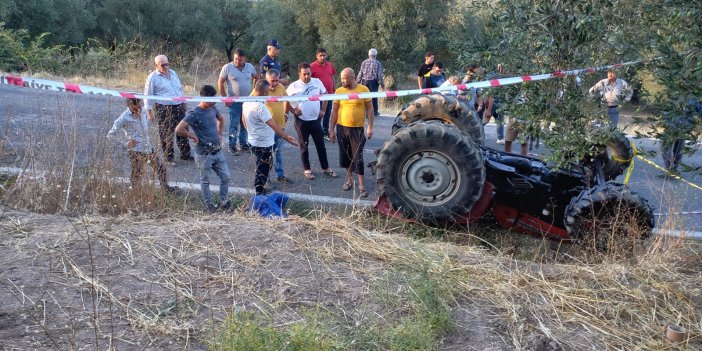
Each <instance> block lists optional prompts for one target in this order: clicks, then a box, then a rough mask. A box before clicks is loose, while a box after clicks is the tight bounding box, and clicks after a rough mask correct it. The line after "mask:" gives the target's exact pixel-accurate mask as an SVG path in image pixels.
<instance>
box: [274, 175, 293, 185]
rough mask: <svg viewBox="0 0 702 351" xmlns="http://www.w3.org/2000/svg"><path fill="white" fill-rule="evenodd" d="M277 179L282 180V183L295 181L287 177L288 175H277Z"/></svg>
mask: <svg viewBox="0 0 702 351" xmlns="http://www.w3.org/2000/svg"><path fill="white" fill-rule="evenodd" d="M275 180H277V181H279V182H281V183H288V184H292V183H294V182H293V181H292V180H291V179H290V178H288V177H286V176H278V177H275Z"/></svg>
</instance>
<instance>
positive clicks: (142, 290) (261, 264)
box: [0, 209, 702, 351]
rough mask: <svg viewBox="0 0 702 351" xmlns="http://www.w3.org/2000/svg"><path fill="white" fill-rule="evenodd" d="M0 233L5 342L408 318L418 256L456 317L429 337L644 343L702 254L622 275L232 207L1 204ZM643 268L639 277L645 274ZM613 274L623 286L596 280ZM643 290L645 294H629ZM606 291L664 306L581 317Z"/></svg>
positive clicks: (205, 341) (186, 334)
mask: <svg viewBox="0 0 702 351" xmlns="http://www.w3.org/2000/svg"><path fill="white" fill-rule="evenodd" d="M0 232H1V233H2V234H1V237H0V265H2V267H3V268H2V270H1V273H0V286H1V287H2V289H0V299H1V300H2V301H3V304H2V305H0V348H2V349H6V350H14V349H36V350H53V349H61V350H81V349H108V348H109V349H116V350H142V349H148V350H173V349H188V350H203V349H207V348H208V346H210V343H211V342H212V341H213V340H216V339H217V338H218V336H219V335H220V333H221V332H222V328H223V327H222V326H223V322H224V320H225V319H226V318H227V317H228V316H231V315H232V314H233V313H236V312H235V311H242V310H245V311H250V312H252V313H254V314H257V315H260V316H265V318H268V319H270V320H271V323H272V324H273V325H275V326H279V327H280V326H287V325H291V324H296V323H302V322H304V320H305V319H306V318H309V317H308V315H307V314H306V311H310V310H316V311H319V310H321V311H324V313H328V314H331V315H335V316H338V317H339V318H338V319H336V321H335V322H333V323H334V325H335V328H337V329H338V330H342V329H344V330H347V331H348V330H352V331H357V330H361V329H363V328H364V327H365V326H369V327H376V326H378V325H382V324H388V325H392V323H393V321H394V320H403V318H410V317H411V316H410V315H409V307H408V305H409V303H407V301H406V300H404V299H403V297H402V296H401V294H400V292H401V291H405V292H406V291H411V290H412V285H406V284H404V283H403V281H405V280H406V279H408V277H409V276H410V275H412V274H414V273H411V272H412V271H413V269H415V268H416V267H418V266H424V265H426V266H429V267H430V268H429V270H428V272H430V274H431V275H435V276H436V279H437V281H440V280H441V279H445V280H446V281H450V283H451V284H452V285H453V286H454V287H456V288H460V289H458V290H455V291H454V292H453V293H452V294H451V298H450V299H448V300H446V304H447V305H448V307H449V310H450V317H451V319H452V320H453V325H454V326H453V328H451V329H450V330H447V333H446V334H444V335H443V336H441V337H440V339H439V341H438V343H437V344H435V347H437V348H438V349H441V350H492V351H497V350H514V349H524V350H544V351H545V350H554V351H555V350H578V349H590V348H593V347H594V348H596V349H604V348H605V347H606V345H610V343H615V344H618V345H622V344H621V343H622V342H623V343H624V344H628V345H631V343H632V342H633V343H651V344H650V345H651V346H652V347H653V348H649V347H644V348H643V349H656V348H657V347H659V346H664V345H666V343H667V341H665V340H664V339H662V335H660V334H659V332H658V331H659V330H660V327H661V326H660V325H657V323H659V322H660V321H661V320H665V319H666V318H672V317H669V316H670V315H671V313H672V312H669V311H676V312H675V313H679V311H683V315H682V318H683V321H686V322H691V323H692V322H694V319H695V318H699V315H700V313H699V312H700V308H701V307H700V302H701V301H702V298H701V297H700V294H699V289H697V292H696V293H695V290H694V288H693V287H694V286H697V287H699V283H700V279H701V278H700V276H699V269H700V268H702V267H700V266H699V262H700V261H699V260H697V261H695V262H697V263H692V262H693V261H684V262H690V263H689V264H692V265H688V264H686V265H683V266H679V267H675V268H673V270H672V271H671V272H670V275H667V277H666V279H663V280H659V278H658V277H651V271H650V270H655V269H657V268H656V267H658V266H651V267H645V268H642V269H644V270H645V272H644V271H642V272H636V273H632V272H629V271H628V270H627V268H626V266H624V265H621V264H615V265H611V266H607V267H597V266H595V267H588V266H584V267H582V269H581V268H579V267H577V266H571V265H560V264H556V265H553V264H538V263H535V262H528V261H518V260H515V259H514V258H511V257H508V256H502V255H494V254H492V253H487V252H486V251H485V249H484V248H480V247H479V246H471V245H468V246H463V245H454V244H452V243H450V242H445V241H434V240H429V241H427V240H413V239H410V238H408V237H405V236H401V235H388V234H383V233H381V232H376V231H368V230H365V229H363V227H357V226H351V225H349V222H341V221H338V222H334V221H331V220H325V221H309V220H306V219H303V218H289V219H287V220H266V219H262V218H259V217H253V216H251V217H250V216H246V215H243V214H241V213H235V214H232V215H215V216H201V215H198V216H196V217H189V216H187V214H186V215H184V216H183V215H181V216H164V217H163V218H155V219H154V218H147V217H143V216H132V215H125V216H120V217H112V218H107V217H95V216H82V217H73V218H72V217H66V216H62V215H42V214H33V213H27V212H22V211H16V210H11V209H5V210H4V212H3V214H2V216H0ZM420 258H421V259H420ZM651 261H653V260H651ZM647 265H648V264H644V265H643V266H647ZM695 265H696V266H695ZM632 269H633V270H636V269H638V268H632ZM593 270H594V271H593ZM459 271H460V272H462V274H461V275H460V276H455V275H453V274H454V273H455V272H459ZM595 272H597V273H595ZM600 272H602V273H600ZM610 274H611V276H610ZM644 276H646V277H647V279H648V280H649V282H647V283H645V284H641V283H640V281H641V280H640V279H642V277H644ZM610 279H612V281H613V282H615V285H614V286H619V289H622V290H621V291H616V290H617V289H614V288H612V287H610V286H607V285H606V284H605V282H607V281H609V280H610ZM688 280H689V281H688ZM681 281H685V282H686V283H684V284H683V283H681ZM585 282H587V284H586V283H585ZM591 284H594V285H592V286H590V285H591ZM380 285H383V286H385V287H386V289H385V290H382V291H380V290H378V286H380ZM569 285H572V287H569ZM557 286H560V288H558V289H560V290H562V291H559V290H553V289H554V288H556V287H557ZM649 286H650V287H653V286H655V287H656V288H650V287H649ZM590 289H592V290H590ZM641 289H647V291H649V293H648V294H647V295H645V296H641V297H638V294H640V293H637V291H641ZM383 291H384V292H383ZM589 291H591V292H592V293H593V294H595V295H593V296H592V298H595V299H596V300H595V301H597V303H594V304H593V303H592V302H595V301H590V300H589V299H590V297H588V295H587V294H586V292H589ZM563 293H565V294H566V295H568V294H572V295H573V296H572V298H573V300H572V301H571V300H570V299H571V297H569V298H566V295H561V294H563ZM382 296H384V298H381V297H382ZM595 296H597V297H595ZM635 296H636V298H635V299H634V300H632V298H633V297H635ZM575 297H578V298H577V299H576V298H575ZM615 297H616V299H618V300H616V301H609V300H615ZM579 299H585V300H584V301H580V300H579ZM629 300H632V301H629ZM610 303H611V304H612V306H617V307H616V310H620V309H621V308H625V309H626V310H627V312H626V315H627V316H629V317H632V318H633V316H634V315H636V314H637V310H635V309H633V306H635V305H636V306H637V308H638V304H643V303H646V304H647V303H653V304H663V306H662V307H661V306H659V307H658V310H657V311H656V313H655V314H654V315H655V318H654V319H652V320H649V319H647V318H641V317H638V318H639V319H627V318H629V317H624V319H620V318H622V316H619V317H614V316H610V317H608V318H613V319H614V320H613V323H614V324H616V325H619V328H620V331H619V332H621V333H624V334H623V335H625V337H622V336H620V334H616V335H608V333H609V332H607V331H595V330H594V329H592V328H593V327H595V326H597V324H593V323H600V322H602V321H599V319H596V321H590V320H587V319H583V320H581V318H586V317H585V316H582V315H581V313H583V312H580V311H581V310H582V311H585V313H586V314H589V313H594V312H595V311H600V313H605V314H607V315H609V313H610V312H609V310H608V307H607V306H609V304H610ZM579 304H583V305H579ZM666 304H667V305H666ZM572 305H578V306H576V308H577V309H571V307H570V306H572ZM643 307H644V308H645V304H644V306H643ZM629 308H631V309H629ZM620 313H623V310H622V312H620ZM694 316H697V317H694ZM371 317H372V318H371ZM561 318H564V319H561ZM690 318H692V320H690ZM602 323H608V322H607V321H604V322H602ZM690 327H691V328H692V326H690ZM634 330H637V331H638V332H634ZM619 332H618V333H619ZM692 332H693V333H694V334H692V336H691V339H690V343H689V345H688V346H689V347H690V348H695V347H699V346H701V344H700V342H699V337H698V336H696V335H699V334H698V333H699V331H698V330H694V331H692ZM627 333H628V334H627ZM695 345H697V346H695ZM610 346H611V345H610ZM351 349H358V350H365V349H378V348H365V347H360V346H358V345H357V346H356V347H351ZM380 349H383V348H382V347H381V348H380Z"/></svg>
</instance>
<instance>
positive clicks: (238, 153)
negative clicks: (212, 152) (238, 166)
mask: <svg viewBox="0 0 702 351" xmlns="http://www.w3.org/2000/svg"><path fill="white" fill-rule="evenodd" d="M229 152H230V153H231V154H232V155H234V156H241V153H240V152H239V150H238V149H237V148H236V147H230V148H229Z"/></svg>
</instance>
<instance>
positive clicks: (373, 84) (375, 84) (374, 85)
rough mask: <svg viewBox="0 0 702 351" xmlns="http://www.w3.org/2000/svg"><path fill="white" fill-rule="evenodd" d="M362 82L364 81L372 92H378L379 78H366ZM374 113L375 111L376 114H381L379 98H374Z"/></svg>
mask: <svg viewBox="0 0 702 351" xmlns="http://www.w3.org/2000/svg"><path fill="white" fill-rule="evenodd" d="M362 83H363V85H365V86H366V88H368V90H370V91H371V92H376V91H378V87H379V84H378V80H377V79H373V80H364V81H363V82H362ZM373 113H375V115H376V116H377V115H378V114H380V111H378V98H373Z"/></svg>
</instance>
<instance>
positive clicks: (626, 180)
mask: <svg viewBox="0 0 702 351" xmlns="http://www.w3.org/2000/svg"><path fill="white" fill-rule="evenodd" d="M629 145H631V148H632V154H633V155H634V156H635V157H636V158H638V159H640V160H642V161H644V162H646V163H648V164H649V165H651V166H653V167H654V168H656V169H659V170H661V171H663V172H665V173H666V174H668V176H669V177H671V178H674V179H677V180H679V181H681V182H683V183H685V184H687V185H689V186H691V187H693V188H695V189H699V190H702V187H701V186H699V185H697V184H694V183H691V182H689V181H687V180H685V179H683V178H682V177H680V176H679V175H677V174H673V173H670V172H669V171H668V170H667V169H665V168H663V167H661V166H659V165H657V164H656V163H655V162H653V161H651V160H649V159H647V158H645V157H643V156H641V155H640V154H639V150H637V149H636V145H635V144H634V143H633V142H631V140H629ZM611 157H612V159H614V160H615V161H617V162H629V161H631V163H629V167H628V169H627V171H626V175H625V176H624V184H625V185H629V181H630V180H631V174H632V173H633V171H634V158H633V157H632V158H628V159H625V158H620V157H619V155H617V154H616V153H615V152H614V151H612V156H611Z"/></svg>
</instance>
